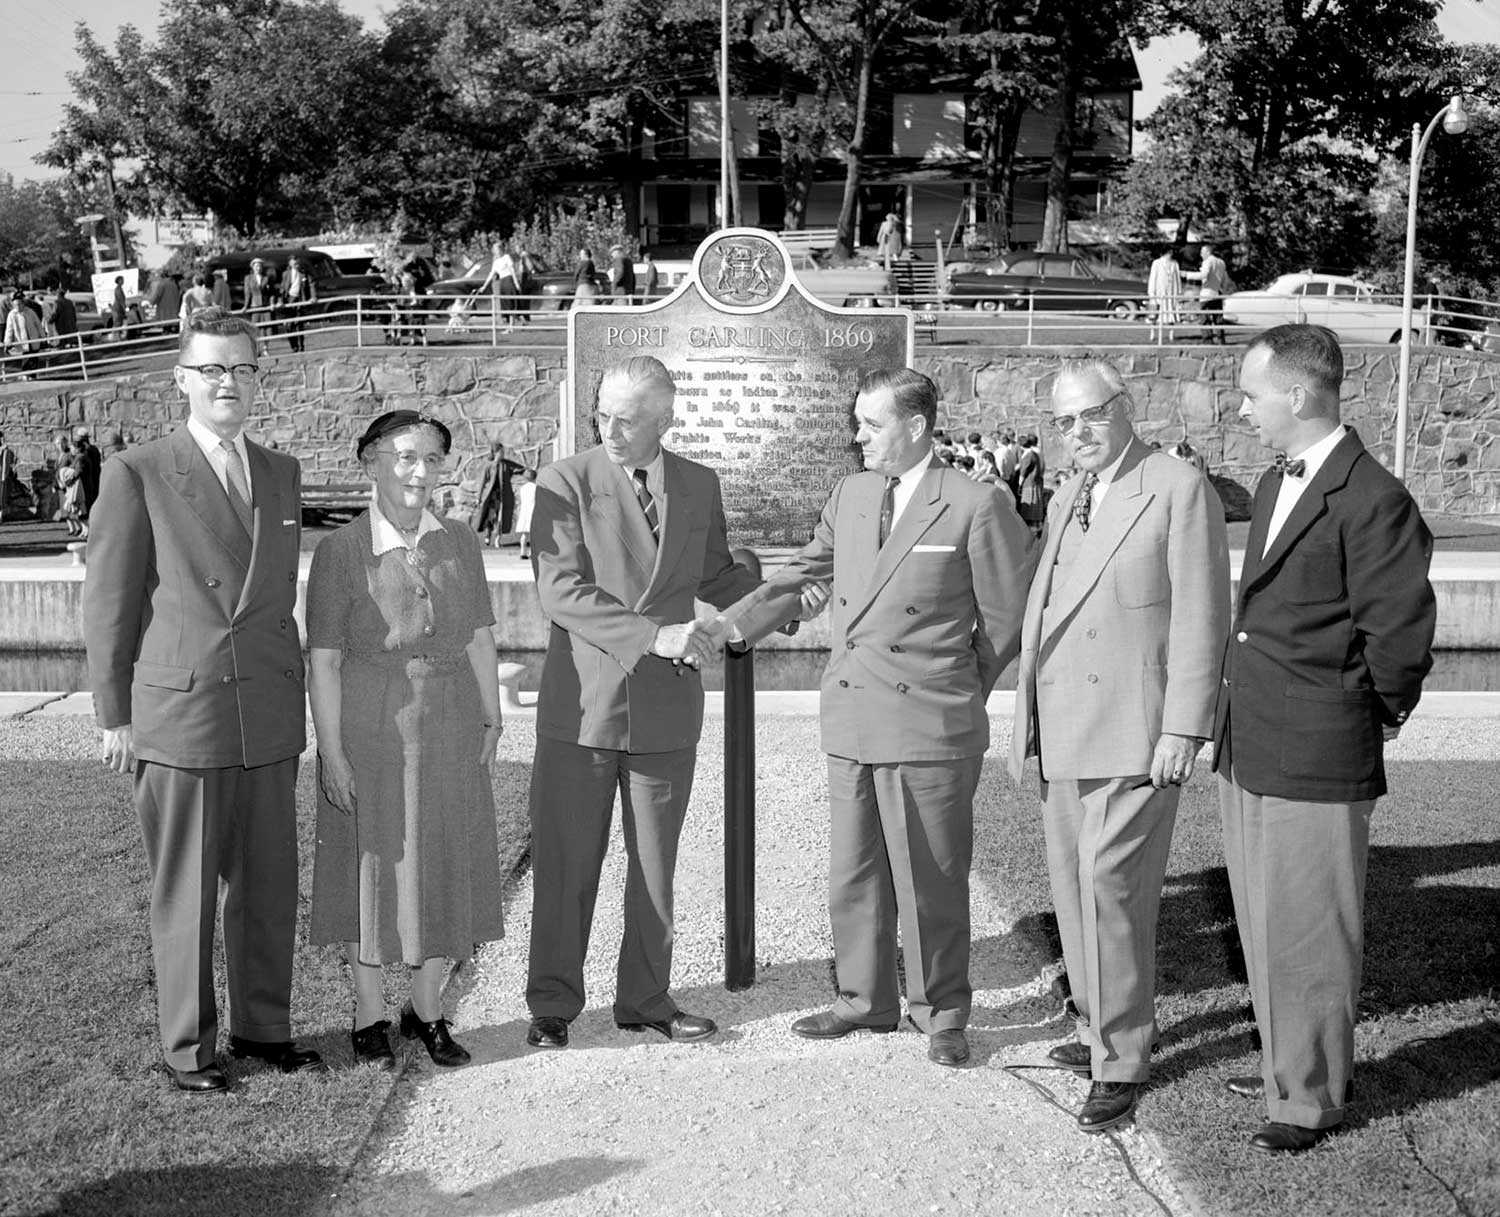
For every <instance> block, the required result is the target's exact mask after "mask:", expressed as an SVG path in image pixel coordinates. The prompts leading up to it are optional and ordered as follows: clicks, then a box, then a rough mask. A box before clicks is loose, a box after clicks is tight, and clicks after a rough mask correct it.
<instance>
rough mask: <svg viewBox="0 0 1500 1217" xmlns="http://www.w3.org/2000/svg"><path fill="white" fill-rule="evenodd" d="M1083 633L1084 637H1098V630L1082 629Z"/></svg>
mask: <svg viewBox="0 0 1500 1217" xmlns="http://www.w3.org/2000/svg"><path fill="white" fill-rule="evenodd" d="M1083 633H1084V637H1086V638H1097V637H1099V631H1098V630H1084V632H1083Z"/></svg>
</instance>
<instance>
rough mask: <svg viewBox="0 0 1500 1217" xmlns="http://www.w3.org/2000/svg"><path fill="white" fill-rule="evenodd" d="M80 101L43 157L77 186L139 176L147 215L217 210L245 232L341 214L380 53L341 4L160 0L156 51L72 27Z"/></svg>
mask: <svg viewBox="0 0 1500 1217" xmlns="http://www.w3.org/2000/svg"><path fill="white" fill-rule="evenodd" d="M76 38H77V49H78V55H79V58H80V59H81V60H82V61H83V67H82V68H81V69H80V70H79V71H77V72H74V73H70V74H69V78H68V79H69V83H70V84H71V85H72V87H73V90H74V93H75V95H76V96H77V99H78V100H77V101H76V102H75V103H73V104H71V105H69V106H68V107H67V108H66V111H65V116H64V122H63V125H62V127H61V128H60V129H59V130H58V132H57V133H56V134H55V136H54V138H53V141H52V144H51V145H50V146H49V147H48V149H47V151H46V152H44V153H43V154H42V157H41V158H40V159H41V160H42V161H43V163H45V164H49V165H53V166H55V167H57V168H60V169H66V170H67V171H69V173H71V174H73V175H74V176H75V177H76V178H78V179H79V180H87V179H90V178H92V177H94V176H96V175H97V174H98V173H100V172H101V171H102V172H106V173H113V172H114V170H115V167H116V166H118V165H120V164H121V163H122V162H124V161H127V160H135V161H138V162H139V168H138V169H136V170H135V171H133V172H132V173H130V174H127V175H125V177H124V178H123V179H122V193H123V194H124V195H125V197H126V199H127V200H128V201H129V202H130V203H131V204H133V205H134V206H135V207H137V208H141V209H143V210H155V211H161V210H171V209H184V210H189V211H212V212H214V213H215V214H216V215H217V216H218V217H219V219H220V221H221V222H222V223H225V224H227V225H229V226H231V227H233V228H235V229H238V230H239V231H240V232H242V233H245V234H247V235H248V234H252V233H254V232H255V231H256V229H257V227H258V226H259V225H260V224H261V223H262V222H264V221H267V220H269V221H270V222H273V223H283V224H285V223H288V222H297V221H300V220H303V218H304V217H306V216H309V215H317V214H321V213H323V212H325V211H330V210H338V209H339V208H340V206H341V205H342V204H343V203H344V200H343V199H342V197H340V198H338V199H334V198H331V197H330V196H329V195H328V194H327V193H325V187H326V186H332V187H334V188H335V189H336V190H337V189H338V188H340V187H347V184H348V182H349V180H350V176H351V175H350V174H348V173H344V174H340V173H337V172H332V173H331V172H330V167H337V166H340V165H343V164H345V163H347V162H348V161H349V159H350V157H351V153H353V152H357V151H358V150H359V149H360V148H362V147H363V146H364V145H365V144H368V143H369V142H371V141H373V140H376V139H377V138H378V133H379V131H380V127H381V120H382V117H383V113H382V111H383V107H384V99H383V97H382V96H381V92H380V89H379V88H378V87H377V86H376V85H375V84H373V83H372V82H378V81H379V80H380V77H379V74H378V73H377V72H376V71H375V70H374V67H375V52H376V50H377V47H378V43H377V42H376V40H375V39H373V38H371V37H370V36H368V35H366V34H364V33H363V31H362V30H361V28H360V23H359V21H358V20H357V19H356V18H354V17H350V16H349V15H347V14H345V13H344V12H342V11H341V10H340V8H339V6H338V4H337V2H336V0H165V3H164V6H163V17H162V21H161V25H160V28H159V33H158V38H157V41H156V42H155V43H148V42H146V41H145V40H144V39H142V37H141V36H140V34H139V33H138V32H137V31H136V30H135V29H134V28H132V27H130V26H126V27H125V28H124V29H122V30H121V31H120V34H119V36H118V39H117V41H116V44H115V49H114V52H113V53H111V52H110V51H108V50H106V49H105V48H104V47H103V46H102V45H100V43H99V42H98V41H97V40H96V39H95V38H94V36H93V34H92V33H91V32H90V31H89V29H88V27H87V26H86V25H84V24H83V23H81V22H80V23H79V26H78V30H77V35H76Z"/></svg>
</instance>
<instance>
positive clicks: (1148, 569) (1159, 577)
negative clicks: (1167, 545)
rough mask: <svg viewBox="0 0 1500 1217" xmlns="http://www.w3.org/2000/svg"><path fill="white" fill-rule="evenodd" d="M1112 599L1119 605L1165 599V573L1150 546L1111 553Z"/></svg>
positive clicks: (1140, 605) (1142, 605)
mask: <svg viewBox="0 0 1500 1217" xmlns="http://www.w3.org/2000/svg"><path fill="white" fill-rule="evenodd" d="M1113 565H1114V571H1115V598H1116V599H1117V600H1118V601H1119V602H1120V605H1121V607H1123V608H1147V607H1149V606H1150V605H1153V604H1160V603H1161V602H1162V601H1164V600H1165V599H1166V598H1167V572H1166V568H1165V566H1164V565H1163V562H1162V558H1161V554H1160V553H1159V552H1158V551H1157V550H1156V549H1155V548H1154V547H1152V546H1145V545H1137V546H1132V547H1130V548H1122V549H1121V550H1120V552H1119V553H1118V554H1116V555H1115V560H1114V563H1113Z"/></svg>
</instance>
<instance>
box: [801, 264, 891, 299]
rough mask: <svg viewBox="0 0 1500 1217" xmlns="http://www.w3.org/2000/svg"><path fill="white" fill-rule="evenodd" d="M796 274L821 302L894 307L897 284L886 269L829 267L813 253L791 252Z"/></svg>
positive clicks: (876, 267) (845, 266) (877, 267)
mask: <svg viewBox="0 0 1500 1217" xmlns="http://www.w3.org/2000/svg"><path fill="white" fill-rule="evenodd" d="M791 265H792V271H793V272H794V273H795V274H796V276H797V279H798V281H799V282H800V283H801V284H802V286H803V287H805V288H807V290H808V291H810V292H811V293H812V294H813V295H814V296H816V297H817V298H818V299H819V300H822V301H824V302H826V303H828V304H834V305H838V306H840V307H844V308H876V307H880V308H894V307H895V306H896V304H897V303H898V301H897V298H896V285H895V284H894V283H893V282H892V281H891V276H890V275H889V274H888V273H887V272H886V270H885V269H884V268H883V267H879V266H861V265H858V264H848V265H841V266H825V265H824V264H823V263H821V262H819V261H818V260H817V259H816V258H815V257H813V256H812V254H810V253H798V252H795V251H793V252H792V253H791Z"/></svg>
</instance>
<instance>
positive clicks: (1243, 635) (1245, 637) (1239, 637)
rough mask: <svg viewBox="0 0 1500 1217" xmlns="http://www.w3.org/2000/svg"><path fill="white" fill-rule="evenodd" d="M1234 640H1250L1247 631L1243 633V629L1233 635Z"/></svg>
mask: <svg viewBox="0 0 1500 1217" xmlns="http://www.w3.org/2000/svg"><path fill="white" fill-rule="evenodd" d="M1234 640H1235V641H1236V642H1249V641H1250V635H1249V634H1247V633H1245V631H1244V630H1241V631H1240V632H1239V633H1238V634H1236V635H1235V636H1234Z"/></svg>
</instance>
